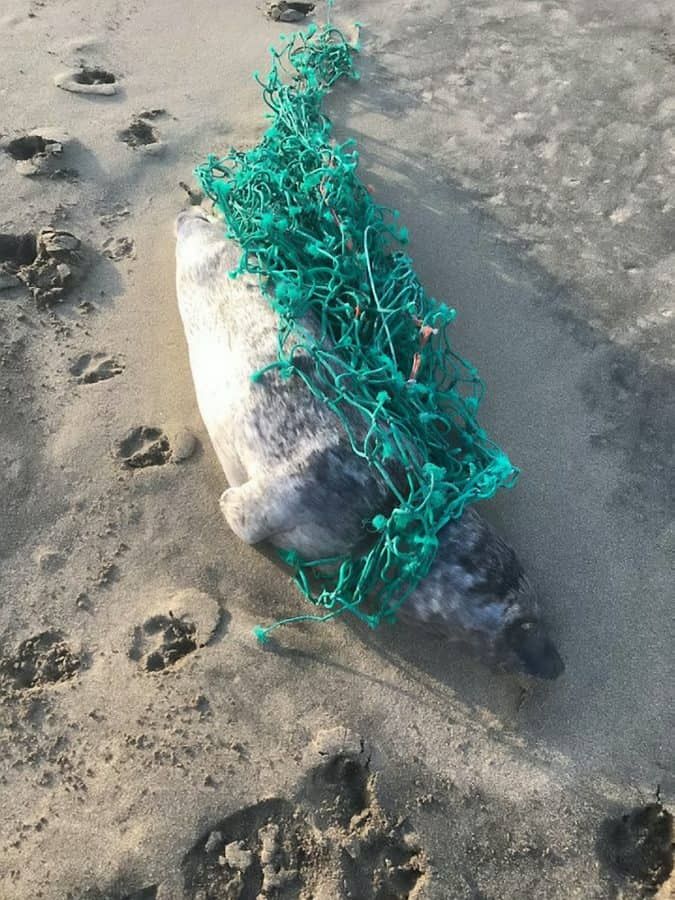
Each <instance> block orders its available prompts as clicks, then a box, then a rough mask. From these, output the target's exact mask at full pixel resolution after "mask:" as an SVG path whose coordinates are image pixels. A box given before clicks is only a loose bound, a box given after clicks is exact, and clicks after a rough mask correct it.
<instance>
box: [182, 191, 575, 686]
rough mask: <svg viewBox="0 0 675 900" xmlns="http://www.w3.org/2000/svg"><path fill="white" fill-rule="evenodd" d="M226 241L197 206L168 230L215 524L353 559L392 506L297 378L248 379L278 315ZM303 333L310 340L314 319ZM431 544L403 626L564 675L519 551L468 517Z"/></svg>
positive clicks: (267, 356)
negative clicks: (216, 487)
mask: <svg viewBox="0 0 675 900" xmlns="http://www.w3.org/2000/svg"><path fill="white" fill-rule="evenodd" d="M224 232H225V226H224V224H223V223H222V222H218V221H213V220H211V219H210V218H209V217H208V216H207V214H206V213H205V212H204V210H203V209H201V208H199V207H192V209H190V210H187V211H185V212H182V213H181V214H180V215H179V216H178V218H177V221H176V287H177V295H178V306H179V309H180V314H181V318H182V320H183V326H184V329H185V335H186V338H187V344H188V350H189V356H190V366H191V369H192V375H193V379H194V385H195V392H196V395H197V402H198V405H199V410H200V412H201V415H202V419H203V420H204V424H205V426H206V429H207V431H208V433H209V436H210V438H211V441H212V443H213V447H214V449H215V452H216V455H217V457H218V459H219V461H220V463H221V465H222V467H223V470H224V472H225V476H226V478H227V481H228V483H229V485H230V487H229V488H228V489H227V490H226V491H225V492H224V493H223V495H222V497H221V498H220V506H221V509H222V512H223V515H224V516H225V519H226V521H227V523H228V525H229V526H230V528H231V529H232V530H233V531H234V533H235V534H237V535H238V536H239V537H240V538H241V539H242V540H244V541H246V542H247V543H249V544H257V543H259V542H261V541H268V542H270V543H271V544H273V545H275V546H276V547H279V548H281V549H284V550H294V551H296V552H297V553H298V554H299V555H300V556H301V557H302V558H304V559H321V558H326V557H332V556H338V555H341V554H345V553H354V552H357V551H358V549H359V548H362V546H363V543H364V540H367V537H368V535H367V533H366V531H365V529H364V523H365V522H367V521H369V520H371V519H372V518H373V516H375V515H377V514H378V513H381V512H383V511H385V512H387V511H389V510H390V509H391V508H392V507H393V497H392V495H391V493H390V491H389V489H388V488H387V486H386V485H385V483H384V480H383V479H382V478H381V477H380V476H379V475H378V473H377V472H376V470H375V469H373V468H371V467H370V466H369V465H368V463H367V462H366V461H365V460H363V459H361V458H360V457H359V456H357V455H356V454H355V453H354V452H353V451H352V448H351V444H350V443H349V440H348V438H347V435H346V434H345V432H344V429H343V427H342V426H341V424H340V422H339V420H338V419H337V417H336V416H335V415H334V413H332V412H331V411H330V410H329V409H328V407H327V406H326V405H325V404H323V403H321V402H320V401H319V400H317V399H316V398H315V397H314V396H313V395H312V394H311V393H310V391H309V390H308V388H307V387H306V386H305V384H304V382H303V381H302V379H300V378H290V379H286V380H284V379H282V378H281V377H280V375H279V373H278V370H277V369H275V368H272V369H270V370H268V371H267V372H266V373H265V374H264V375H263V376H262V377H261V378H260V379H259V380H257V381H255V382H254V381H252V380H251V375H252V374H253V373H254V372H256V371H258V370H260V369H262V368H264V367H265V366H267V365H269V364H270V363H272V362H274V361H275V360H276V359H277V353H278V349H277V318H276V314H275V313H274V311H273V310H272V308H271V307H270V304H269V303H268V301H267V300H266V299H265V297H264V296H263V294H262V292H261V290H260V287H259V285H258V282H257V280H256V279H255V278H253V277H251V276H247V275H241V276H238V277H237V278H236V279H231V278H230V277H229V276H228V273H229V272H230V271H232V270H233V269H235V268H236V267H237V265H238V263H239V258H240V253H241V251H240V249H239V248H238V247H237V246H236V245H235V244H234V243H233V242H232V241H229V240H227V239H225V237H224ZM301 324H302V326H303V327H304V328H306V329H307V330H308V331H309V332H310V333H313V334H315V335H317V334H318V331H317V327H316V324H315V323H314V322H313V321H312V320H311V319H310V318H308V319H306V320H305V321H303V322H302V323H301ZM304 361H305V362H306V364H307V365H308V366H311V365H312V363H311V360H310V359H309V358H306V359H305V360H304ZM301 364H302V361H301ZM354 427H355V428H357V429H358V427H359V425H358V423H354ZM395 474H396V473H393V475H394V477H395ZM439 540H440V549H439V552H438V556H437V557H436V560H435V562H434V564H433V566H432V569H431V571H430V573H429V575H428V576H427V578H426V579H424V581H423V582H422V583H421V584H420V585H419V586H418V587H417V589H416V590H415V591H414V593H413V594H412V595H411V596H410V598H409V599H408V600H406V602H405V603H404V604H403V606H402V607H401V609H400V610H399V613H398V615H399V618H400V619H401V620H402V621H405V622H407V623H409V624H411V625H419V626H422V627H425V628H426V629H428V630H432V631H435V632H440V633H442V634H443V635H445V636H447V637H449V638H452V639H455V640H460V641H462V642H464V643H468V644H471V645H473V647H474V648H476V649H477V650H478V652H479V653H480V654H481V655H482V656H483V657H484V658H485V659H486V661H488V662H490V663H492V664H494V665H497V666H499V667H501V668H503V669H506V670H508V671H512V672H521V673H525V674H528V675H532V676H536V677H540V678H548V679H552V678H556V677H557V676H558V675H560V674H561V673H562V671H563V668H564V666H563V662H562V660H561V658H560V656H559V654H558V652H557V650H556V649H555V647H554V645H553V643H552V642H551V640H550V639H549V638H548V636H547V634H546V631H545V629H544V626H543V625H542V622H541V620H540V614H539V606H538V602H537V598H536V595H535V593H534V592H533V590H532V589H531V587H530V584H529V582H528V580H527V578H526V576H525V574H524V572H523V569H522V566H521V564H520V562H519V561H518V559H517V557H516V554H515V552H514V551H513V550H512V549H511V548H510V547H509V546H508V545H507V544H506V543H504V541H502V540H501V539H500V538H499V537H498V536H497V534H496V533H495V532H494V530H493V529H492V528H491V526H490V525H489V524H488V523H487V522H486V521H485V520H483V519H482V518H481V517H480V516H479V515H478V514H477V513H476V512H475V511H474V510H473V509H469V510H467V512H465V513H464V515H463V516H462V517H461V519H459V520H456V521H452V522H450V523H449V524H448V525H446V526H445V528H444V529H442V531H441V532H440V534H439Z"/></svg>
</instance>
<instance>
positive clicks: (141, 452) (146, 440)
mask: <svg viewBox="0 0 675 900" xmlns="http://www.w3.org/2000/svg"><path fill="white" fill-rule="evenodd" d="M116 452H117V456H118V457H119V458H120V459H121V460H122V465H123V466H124V467H125V468H127V469H145V468H148V467H149V466H163V465H165V464H166V463H167V462H168V461H169V460H170V459H171V445H170V443H169V438H168V437H167V436H166V434H165V433H164V432H163V431H162V429H161V428H155V427H153V426H150V425H138V426H137V427H136V428H131V429H129V431H128V432H127V433H126V435H125V436H124V437H123V438H122V440H121V441H119V442H118V444H117V451H116Z"/></svg>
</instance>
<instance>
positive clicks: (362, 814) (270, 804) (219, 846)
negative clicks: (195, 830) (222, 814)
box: [181, 729, 426, 900]
mask: <svg viewBox="0 0 675 900" xmlns="http://www.w3.org/2000/svg"><path fill="white" fill-rule="evenodd" d="M324 738H327V740H324ZM317 757H318V758H319V760H320V761H319V762H318V764H317V763H316V758H317ZM312 760H314V764H313V765H312V762H311V761H312ZM309 765H310V768H309V771H308V773H307V775H306V777H305V779H304V782H303V783H302V784H301V786H300V788H299V790H298V792H297V793H296V796H295V797H294V799H293V800H289V799H286V798H275V799H271V800H265V801H263V802H262V803H256V804H255V805H253V806H248V807H244V808H243V809H240V810H237V811H236V812H234V813H233V814H232V815H230V816H228V817H227V818H225V819H223V820H222V821H220V822H218V823H217V824H216V825H215V827H213V828H212V829H210V830H209V831H208V832H206V833H205V834H203V835H202V837H201V838H200V839H199V840H198V841H197V842H196V843H195V845H194V846H193V847H192V849H191V850H190V851H189V852H188V853H187V854H186V856H185V858H184V860H183V862H182V867H181V868H182V875H183V886H184V890H185V894H186V896H187V897H189V898H191V900H196V898H200V900H201V898H204V900H216V898H221V897H228V898H231V900H249V898H261V900H262V898H266V897H270V898H272V897H289V898H290V897H300V896H302V897H304V896H312V897H315V898H317V900H346V898H356V897H358V898H359V900H385V898H386V900H412V898H414V897H416V896H417V895H418V893H419V889H420V888H421V886H422V884H423V882H424V873H425V871H426V859H425V855H424V853H423V852H422V851H421V849H420V847H419V844H418V841H417V838H416V836H415V835H414V833H413V832H412V830H411V829H410V828H409V827H406V826H405V825H404V824H401V823H399V824H396V825H394V824H393V823H392V822H391V821H390V819H389V818H388V816H387V815H386V814H385V813H384V811H383V810H382V808H381V807H380V806H379V804H378V801H377V797H376V795H375V782H374V777H373V775H372V773H371V772H370V769H369V760H368V758H367V757H366V755H365V753H364V749H363V746H362V744H361V742H359V741H356V740H354V738H353V737H352V736H351V735H349V733H348V732H346V731H345V730H344V729H336V730H335V731H333V732H327V733H324V734H323V735H320V736H319V739H318V742H315V744H314V745H313V747H312V748H311V752H310V754H309Z"/></svg>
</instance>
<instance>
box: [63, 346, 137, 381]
mask: <svg viewBox="0 0 675 900" xmlns="http://www.w3.org/2000/svg"><path fill="white" fill-rule="evenodd" d="M69 371H70V374H71V375H74V376H75V378H76V379H77V381H78V382H79V383H80V384H95V383H96V382H98V381H107V379H108V378H114V377H115V375H121V374H122V372H123V371H124V365H123V364H122V363H121V362H120V361H119V360H118V359H116V358H115V357H114V356H107V355H106V354H105V353H83V354H82V356H78V358H77V359H76V360H74V361H73V363H72V364H71V366H70V370H69Z"/></svg>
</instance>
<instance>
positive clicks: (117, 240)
mask: <svg viewBox="0 0 675 900" xmlns="http://www.w3.org/2000/svg"><path fill="white" fill-rule="evenodd" d="M101 249H102V250H103V255H104V256H107V257H108V259H111V260H112V261H113V262H120V261H121V260H123V259H134V258H135V256H136V244H135V243H134V241H133V239H132V238H129V237H109V238H106V239H105V241H103V244H102V245H101Z"/></svg>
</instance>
